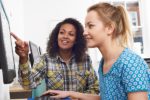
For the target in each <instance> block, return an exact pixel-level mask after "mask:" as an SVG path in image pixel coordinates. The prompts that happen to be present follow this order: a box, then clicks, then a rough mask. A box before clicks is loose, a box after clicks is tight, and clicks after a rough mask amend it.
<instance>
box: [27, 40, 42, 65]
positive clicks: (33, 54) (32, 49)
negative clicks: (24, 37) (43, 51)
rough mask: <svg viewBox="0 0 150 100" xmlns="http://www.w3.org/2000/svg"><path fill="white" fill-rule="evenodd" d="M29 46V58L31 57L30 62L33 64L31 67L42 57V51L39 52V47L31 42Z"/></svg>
mask: <svg viewBox="0 0 150 100" xmlns="http://www.w3.org/2000/svg"><path fill="white" fill-rule="evenodd" d="M29 46H30V54H29V57H30V62H31V66H32V65H33V63H34V60H35V59H36V58H37V57H39V56H40V51H39V47H38V46H37V45H36V44H35V43H33V42H31V41H29Z"/></svg>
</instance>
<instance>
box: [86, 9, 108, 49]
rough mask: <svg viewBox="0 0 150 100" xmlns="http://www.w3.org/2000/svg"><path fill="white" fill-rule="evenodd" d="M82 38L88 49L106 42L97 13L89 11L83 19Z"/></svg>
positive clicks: (102, 26) (103, 29) (105, 35)
mask: <svg viewBox="0 0 150 100" xmlns="http://www.w3.org/2000/svg"><path fill="white" fill-rule="evenodd" d="M84 36H85V38H86V40H87V46H88V47H92V48H93V47H99V46H101V45H103V43H104V42H105V41H106V40H107V36H108V34H107V33H106V27H105V26H104V24H103V22H102V20H101V19H100V17H99V16H98V14H97V12H95V11H90V12H88V13H87V16H86V19H85V31H84Z"/></svg>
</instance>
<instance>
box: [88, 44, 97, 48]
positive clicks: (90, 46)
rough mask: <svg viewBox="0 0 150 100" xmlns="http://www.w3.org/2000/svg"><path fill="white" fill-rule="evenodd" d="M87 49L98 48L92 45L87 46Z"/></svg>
mask: <svg viewBox="0 0 150 100" xmlns="http://www.w3.org/2000/svg"><path fill="white" fill-rule="evenodd" d="M87 47H88V48H95V47H96V46H95V45H92V44H87Z"/></svg>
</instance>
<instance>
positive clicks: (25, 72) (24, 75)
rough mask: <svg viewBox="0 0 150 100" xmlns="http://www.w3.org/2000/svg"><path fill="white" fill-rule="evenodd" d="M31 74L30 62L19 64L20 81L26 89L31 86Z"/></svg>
mask: <svg viewBox="0 0 150 100" xmlns="http://www.w3.org/2000/svg"><path fill="white" fill-rule="evenodd" d="M29 74H30V71H29V62H26V63H24V64H19V70H18V76H19V82H20V84H21V85H22V86H23V88H25V89H29V87H30V80H29Z"/></svg>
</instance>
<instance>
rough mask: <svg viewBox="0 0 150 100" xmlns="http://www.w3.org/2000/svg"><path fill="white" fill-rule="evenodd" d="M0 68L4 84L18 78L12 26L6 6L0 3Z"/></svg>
mask: <svg viewBox="0 0 150 100" xmlns="http://www.w3.org/2000/svg"><path fill="white" fill-rule="evenodd" d="M0 68H1V69H2V72H3V82H4V83H5V84H7V83H11V82H12V81H13V79H14V78H15V76H16V73H15V59H14V53H13V47H12V39H11V36H10V25H9V20H8V17H7V15H6V12H5V9H4V6H3V4H2V2H1V1H0Z"/></svg>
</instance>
